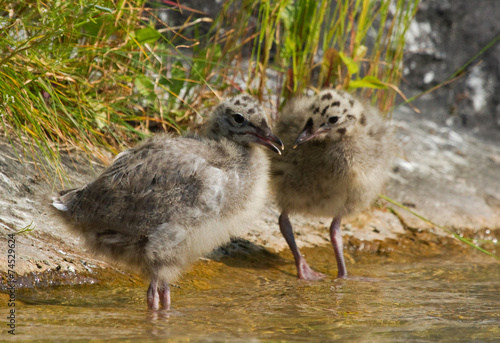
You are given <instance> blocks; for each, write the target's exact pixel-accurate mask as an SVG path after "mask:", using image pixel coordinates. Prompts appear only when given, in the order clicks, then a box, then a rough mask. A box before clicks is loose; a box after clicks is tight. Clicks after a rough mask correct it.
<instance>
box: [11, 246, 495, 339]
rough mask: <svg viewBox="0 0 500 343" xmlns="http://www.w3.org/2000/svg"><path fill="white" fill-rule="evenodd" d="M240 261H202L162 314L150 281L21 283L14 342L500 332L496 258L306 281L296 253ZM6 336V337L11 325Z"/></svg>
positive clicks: (361, 269) (385, 267)
mask: <svg viewBox="0 0 500 343" xmlns="http://www.w3.org/2000/svg"><path fill="white" fill-rule="evenodd" d="M321 249H323V248H321ZM325 249H326V248H325ZM316 251H319V250H316ZM327 252H328V253H330V252H329V250H325V254H327ZM319 256H321V253H319ZM242 259H243V260H244V258H243V257H239V258H237V261H235V260H234V259H228V260H223V261H222V262H214V261H202V262H200V263H198V264H197V265H196V266H195V268H193V270H192V271H191V272H190V273H188V274H187V275H186V276H185V277H184V278H183V279H182V280H180V282H179V285H180V286H181V288H172V301H173V306H172V310H170V311H163V312H159V313H151V312H148V311H147V310H145V291H146V286H145V285H137V284H132V285H130V286H113V285H111V284H109V285H105V284H102V285H86V286H73V287H52V288H38V289H34V290H33V289H32V290H29V289H26V290H18V294H17V295H18V300H20V301H22V303H21V302H19V303H18V306H17V307H18V309H17V328H16V333H17V335H16V340H26V341H29V340H37V341H40V340H65V341H67V340H82V339H83V340H86V339H95V340H104V339H127V340H129V341H142V340H149V341H154V340H157V341H165V340H166V339H170V340H171V341H181V342H187V341H190V342H192V341H207V340H208V341H245V342H248V341H252V342H254V341H255V342H259V341H308V342H311V341H329V340H336V339H342V340H349V341H356V342H388V341H391V342H394V341H412V342H420V341H421V342H426V341H435V340H439V341H458V340H461V341H471V340H477V341H497V340H498V339H499V337H500V281H499V280H500V266H499V264H498V263H496V262H494V260H493V261H491V260H485V261H479V262H478V261H475V262H474V261H469V262H464V261H456V258H454V260H446V259H445V258H443V257H440V258H427V259H421V258H415V259H414V260H409V261H408V260H406V261H405V262H404V263H398V262H395V261H389V260H387V259H385V258H383V257H380V256H373V255H372V256H368V258H365V259H364V260H363V259H361V260H360V261H358V262H357V263H355V264H351V265H349V263H348V268H349V271H350V273H351V275H355V276H354V277H352V278H350V279H347V280H335V279H334V278H327V279H324V280H321V281H317V282H307V281H299V280H297V279H296V278H295V275H294V274H295V271H294V265H293V263H292V262H291V261H290V259H289V256H286V258H281V257H277V258H276V257H274V258H270V261H268V262H269V263H264V264H259V263H253V262H251V260H252V256H250V257H249V260H250V262H246V261H243V263H241V261H242ZM238 261H240V262H238ZM312 262H313V263H311V264H313V265H315V266H316V264H315V263H319V265H318V268H320V270H321V271H327V272H328V273H331V274H334V270H331V269H329V268H330V267H329V266H330V264H329V263H330V262H333V261H324V260H323V259H321V260H315V259H312ZM321 268H323V269H321ZM2 338H9V337H7V335H6V333H5V332H4V335H2Z"/></svg>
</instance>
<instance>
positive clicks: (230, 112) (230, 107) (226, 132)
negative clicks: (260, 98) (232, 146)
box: [206, 94, 283, 154]
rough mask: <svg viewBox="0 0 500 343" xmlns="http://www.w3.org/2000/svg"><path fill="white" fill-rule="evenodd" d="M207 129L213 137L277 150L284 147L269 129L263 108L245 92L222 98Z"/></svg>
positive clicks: (279, 151) (208, 133)
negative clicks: (223, 99)
mask: <svg viewBox="0 0 500 343" xmlns="http://www.w3.org/2000/svg"><path fill="white" fill-rule="evenodd" d="M206 132H207V135H208V136H210V137H212V138H214V139H219V138H220V137H225V138H228V139H231V140H233V141H235V142H237V143H239V144H243V145H245V144H249V143H257V144H261V145H263V146H265V147H267V148H269V149H271V150H273V151H274V152H276V153H278V154H281V150H283V143H282V142H281V140H280V139H279V138H278V137H276V136H275V135H274V134H273V133H272V131H271V128H270V126H269V122H268V117H267V114H266V112H265V111H264V109H263V108H262V106H261V105H260V104H259V103H258V102H257V100H255V99H254V98H252V97H251V96H249V95H247V94H240V95H237V96H235V97H232V98H228V99H226V100H225V101H223V102H221V103H220V104H219V105H218V106H217V107H216V108H215V109H214V110H213V111H212V114H211V116H210V118H209V120H208V123H207V127H206ZM280 149H281V150H280Z"/></svg>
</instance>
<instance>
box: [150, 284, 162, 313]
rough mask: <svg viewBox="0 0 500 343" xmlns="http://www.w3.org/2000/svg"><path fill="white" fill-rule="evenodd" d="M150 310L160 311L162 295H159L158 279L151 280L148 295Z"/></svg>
mask: <svg viewBox="0 0 500 343" xmlns="http://www.w3.org/2000/svg"><path fill="white" fill-rule="evenodd" d="M147 299H148V309H150V310H158V309H159V308H160V295H159V294H158V280H157V279H156V278H151V283H150V284H149V288H148V293H147Z"/></svg>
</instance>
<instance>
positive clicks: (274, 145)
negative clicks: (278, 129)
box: [250, 130, 285, 155]
mask: <svg viewBox="0 0 500 343" xmlns="http://www.w3.org/2000/svg"><path fill="white" fill-rule="evenodd" d="M250 134H252V135H253V136H255V137H256V138H257V141H256V143H258V144H261V145H263V146H265V147H266V148H269V149H271V150H272V151H274V152H275V153H277V154H278V155H281V151H282V150H284V149H285V146H284V145H283V142H282V141H281V139H279V138H278V137H277V136H276V135H274V134H273V133H272V132H271V131H270V130H269V131H267V130H266V131H263V132H251V133H250ZM280 149H281V150H280Z"/></svg>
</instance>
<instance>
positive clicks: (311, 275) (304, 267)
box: [279, 211, 326, 280]
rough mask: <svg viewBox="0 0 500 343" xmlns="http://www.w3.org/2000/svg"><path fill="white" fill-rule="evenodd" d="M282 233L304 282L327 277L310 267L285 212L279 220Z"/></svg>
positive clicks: (299, 276) (298, 274)
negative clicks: (300, 249)
mask: <svg viewBox="0 0 500 343" xmlns="http://www.w3.org/2000/svg"><path fill="white" fill-rule="evenodd" d="M279 225H280V231H281V234H282V235H283V237H285V240H286V242H287V244H288V246H289V247H290V250H291V251H292V254H293V258H294V259H295V266H296V267H297V276H298V278H299V279H304V280H319V279H321V278H323V277H325V276H326V275H325V274H322V273H318V272H315V271H314V270H312V269H311V267H309V265H308V264H307V262H306V260H305V258H304V256H302V254H301V253H300V251H299V248H298V247H297V244H296V243H295V237H294V236H293V228H292V224H291V223H290V220H289V219H288V212H286V211H283V212H282V213H281V215H280V218H279Z"/></svg>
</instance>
